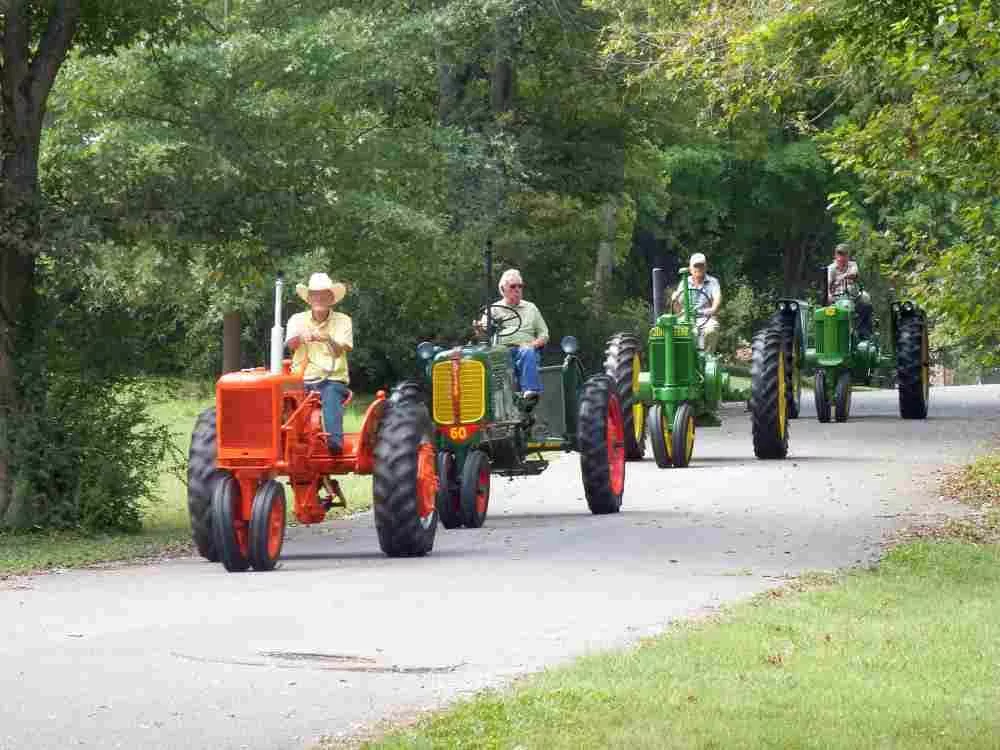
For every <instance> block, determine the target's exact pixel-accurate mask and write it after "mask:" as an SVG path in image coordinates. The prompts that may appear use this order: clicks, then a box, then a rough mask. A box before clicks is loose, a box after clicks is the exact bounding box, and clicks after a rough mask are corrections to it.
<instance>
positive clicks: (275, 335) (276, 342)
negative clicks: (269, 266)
mask: <svg viewBox="0 0 1000 750" xmlns="http://www.w3.org/2000/svg"><path fill="white" fill-rule="evenodd" d="M284 286H285V280H284V278H283V276H282V275H281V274H280V273H279V274H278V279H277V281H275V282H274V327H273V328H271V374H272V375H280V374H281V363H282V360H283V359H284V354H285V329H284V328H282V326H281V292H282V290H283V289H284Z"/></svg>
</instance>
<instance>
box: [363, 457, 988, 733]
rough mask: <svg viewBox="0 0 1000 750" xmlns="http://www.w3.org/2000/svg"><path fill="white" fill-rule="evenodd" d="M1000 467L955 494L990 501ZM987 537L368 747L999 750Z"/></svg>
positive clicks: (925, 552) (965, 535) (951, 542)
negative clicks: (988, 749) (896, 749)
mask: <svg viewBox="0 0 1000 750" xmlns="http://www.w3.org/2000/svg"><path fill="white" fill-rule="evenodd" d="M998 466H1000V457H998V456H993V457H991V458H984V459H980V461H977V462H976V463H975V464H973V465H972V466H971V467H969V468H967V469H966V470H965V471H964V472H962V473H960V474H959V475H957V476H958V479H957V480H956V482H955V483H952V484H951V487H952V488H953V489H955V490H956V491H961V492H964V493H965V494H964V495H962V496H961V498H964V499H967V500H968V501H970V502H978V500H980V499H982V498H984V497H990V498H993V499H994V500H996V498H998V496H1000V472H998V471H997V467H998ZM946 486H947V484H946ZM970 498H973V499H972V500H969V499H970ZM970 524H971V525H972V526H975V527H976V530H975V531H974V532H973V531H971V530H970ZM996 528H997V525H996V516H995V515H993V514H990V513H985V514H981V515H978V516H975V517H974V518H972V519H971V520H968V521H964V522H962V525H960V526H953V525H946V526H944V527H942V528H939V529H938V530H937V534H936V536H935V537H930V538H924V539H921V540H919V541H915V542H909V543H905V544H901V545H899V546H896V547H894V548H893V549H892V550H890V551H889V552H888V554H887V555H886V557H885V558H884V559H883V560H882V562H881V563H880V564H879V566H878V568H877V569H873V570H858V571H853V572H849V573H845V574H842V575H840V576H838V577H836V578H833V577H829V576H818V577H816V576H814V577H804V578H802V579H800V580H799V581H797V582H795V583H794V584H793V585H792V586H791V587H789V588H785V589H778V590H775V591H772V592H768V593H767V594H764V595H761V596H759V597H756V598H755V599H753V600H751V601H750V602H747V603H744V604H740V605H736V606H734V607H733V608H731V609H730V610H729V611H728V612H727V613H726V614H725V615H723V616H720V617H717V618H713V619H712V620H709V621H702V622H696V623H685V624H682V625H679V626H678V627H676V628H675V629H673V630H672V631H671V632H670V633H668V634H666V635H664V636H661V637H659V638H654V639H650V640H648V641H645V642H643V643H642V644H641V645H640V646H639V647H637V648H634V649H632V650H630V651H626V652H622V653H612V654H605V655H599V656H593V657H588V658H585V659H582V660H579V661H577V662H575V663H574V664H572V665H570V666H567V667H563V668H558V669H552V670H549V671H546V672H544V673H541V674H538V675H534V676H531V677H528V678H526V679H525V680H523V681H522V682H521V683H520V685H519V686H518V687H517V688H516V689H513V690H510V691H503V692H487V693H484V694H482V695H480V696H478V697H476V698H474V699H471V700H467V701H464V702H461V703H459V704H457V705H455V706H454V707H453V708H451V709H450V710H448V711H446V712H444V713H442V714H439V715H435V716H431V717H428V718H426V719H424V720H422V721H420V722H418V723H417V724H415V725H414V726H412V727H410V728H406V729H402V730H397V731H396V732H395V733H393V734H391V735H388V736H386V737H384V738H382V739H380V740H378V741H373V742H370V743H368V744H366V745H364V747H365V748H369V749H370V750H399V749H401V748H453V747H454V748H491V749H492V748H497V749H500V748H505V749H507V748H509V749H511V750H513V749H514V748H521V749H523V750H529V749H531V748H545V749H546V750H558V749H560V748H566V749H567V750H578V748H629V749H630V750H634V749H637V748H638V749H642V748H650V749H652V748H657V749H659V748H823V749H824V750H826V749H828V748H833V749H837V748H844V749H845V750H846V749H847V748H875V747H878V748H907V750H909V749H911V748H964V749H967V748H984V749H985V748H997V747H998V746H1000V742H998V740H997V738H998V737H1000V716H998V715H997V713H996V711H995V710H993V709H994V707H995V706H996V705H997V702H998V700H1000V683H998V682H997V680H996V668H997V665H998V664H1000V638H997V626H996V623H997V622H1000V545H997V544H995V543H989V542H991V541H993V542H995V541H996V539H997V536H996V534H995V531H996ZM984 541H986V542H987V543H984Z"/></svg>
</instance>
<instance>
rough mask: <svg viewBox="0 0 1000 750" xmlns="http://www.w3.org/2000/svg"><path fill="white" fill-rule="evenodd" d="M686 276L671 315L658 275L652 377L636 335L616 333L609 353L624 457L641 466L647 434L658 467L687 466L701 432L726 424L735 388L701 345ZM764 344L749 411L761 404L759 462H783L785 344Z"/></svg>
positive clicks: (772, 337)
mask: <svg viewBox="0 0 1000 750" xmlns="http://www.w3.org/2000/svg"><path fill="white" fill-rule="evenodd" d="M687 274H688V270H687V269H686V268H682V269H680V277H681V287H682V289H683V290H684V293H683V296H682V299H681V304H680V310H679V311H678V312H676V313H666V312H665V311H664V310H665V306H664V289H665V286H664V272H663V269H661V268H654V269H653V317H654V323H653V327H652V328H651V329H650V331H649V342H648V345H647V350H646V361H647V364H648V368H649V369H648V370H645V371H644V370H642V366H641V361H642V356H641V355H642V344H641V342H640V340H639V337H637V336H635V335H632V334H628V333H619V334H616V335H615V336H613V337H612V338H611V339H610V340H609V341H608V345H607V349H606V350H605V360H604V367H605V372H606V373H607V374H608V376H609V377H611V379H612V380H613V381H614V383H615V390H616V392H617V394H618V397H619V399H620V400H621V402H622V407H623V419H624V428H625V455H626V456H627V457H628V458H629V459H641V458H642V457H643V456H644V455H645V450H646V445H645V438H646V435H647V434H648V437H649V442H650V444H651V445H652V448H653V458H654V459H655V460H656V465H657V466H659V467H660V468H668V467H671V466H673V467H676V468H684V467H686V466H688V464H689V463H690V462H691V456H692V454H693V452H694V441H695V429H696V427H698V426H703V427H718V426H719V425H720V424H721V420H720V419H719V416H718V409H719V403H720V402H721V400H722V397H723V394H724V393H725V391H726V390H727V388H728V385H729V373H728V372H727V371H726V369H725V367H723V365H722V363H721V362H720V360H719V358H718V357H717V356H716V355H715V354H709V353H706V352H704V351H703V350H702V349H701V348H700V347H699V345H698V341H699V338H700V336H699V334H700V331H699V322H698V318H697V316H696V314H695V304H694V295H697V294H699V293H702V294H703V292H700V291H699V290H696V289H690V288H689V287H688V284H687ZM702 325H703V324H702ZM758 338H759V341H758V340H756V339H755V342H754V357H755V360H754V361H755V369H754V371H753V377H752V378H751V391H752V393H753V394H754V396H755V397H752V398H751V405H752V407H753V405H754V404H756V406H755V407H754V408H752V411H753V412H754V447H755V450H756V451H757V455H758V456H759V457H761V458H784V457H785V455H786V454H787V451H788V431H787V419H786V417H785V408H784V404H785V392H784V383H785V379H784V361H785V358H784V356H783V353H784V350H783V343H782V339H781V337H780V336H779V335H778V334H777V333H775V332H773V331H770V330H769V331H768V332H766V335H764V334H761V335H760V336H758ZM758 360H759V363H758ZM758 364H759V366H758ZM779 396H780V398H779Z"/></svg>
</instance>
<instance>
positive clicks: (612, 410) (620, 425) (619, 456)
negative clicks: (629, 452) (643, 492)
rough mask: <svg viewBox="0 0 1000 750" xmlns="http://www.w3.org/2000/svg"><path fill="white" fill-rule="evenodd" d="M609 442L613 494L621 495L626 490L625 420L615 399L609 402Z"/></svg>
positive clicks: (609, 469) (609, 467)
mask: <svg viewBox="0 0 1000 750" xmlns="http://www.w3.org/2000/svg"><path fill="white" fill-rule="evenodd" d="M607 441H608V473H609V474H610V484H611V492H612V494H615V495H620V494H621V493H622V490H624V489H625V420H624V419H622V409H621V406H620V405H619V404H618V399H617V398H614V397H612V398H611V400H610V401H608V426H607Z"/></svg>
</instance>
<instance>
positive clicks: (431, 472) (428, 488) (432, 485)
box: [417, 443, 438, 518]
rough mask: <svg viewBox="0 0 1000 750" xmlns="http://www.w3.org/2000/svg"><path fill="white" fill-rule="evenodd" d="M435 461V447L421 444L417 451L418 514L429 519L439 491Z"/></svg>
mask: <svg viewBox="0 0 1000 750" xmlns="http://www.w3.org/2000/svg"><path fill="white" fill-rule="evenodd" d="M434 459H435V454H434V446H433V445H431V444H430V443H421V444H420V448H418V449H417V513H419V514H420V517H421V518H427V517H428V516H430V515H431V513H433V512H434V498H435V496H436V495H437V491H438V477H437V470H436V469H435V467H434Z"/></svg>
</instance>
